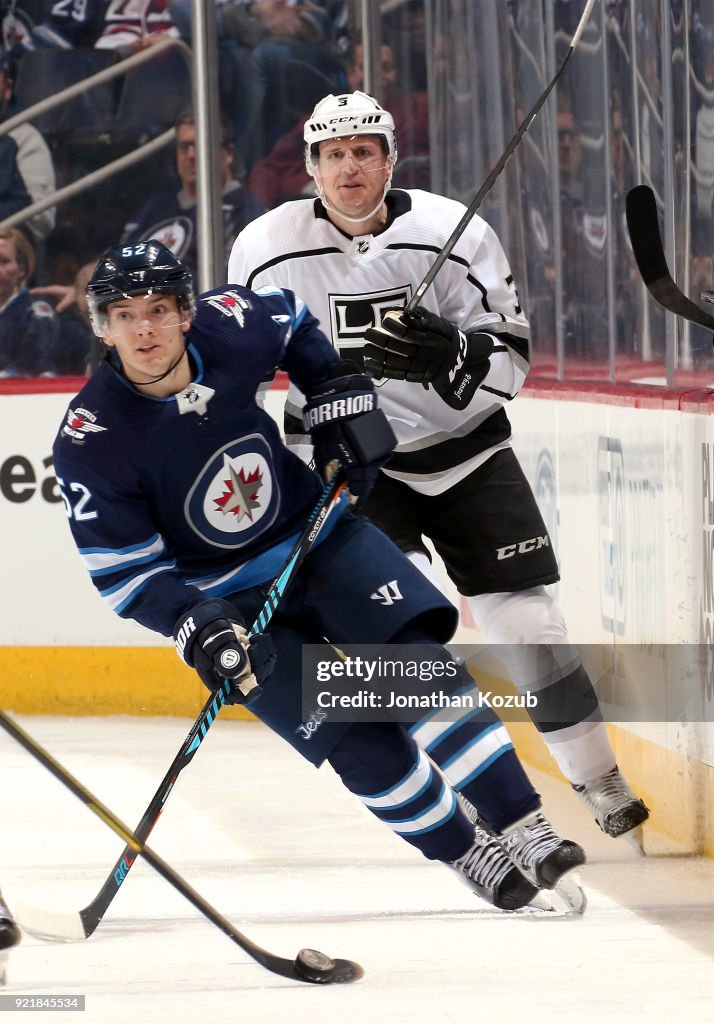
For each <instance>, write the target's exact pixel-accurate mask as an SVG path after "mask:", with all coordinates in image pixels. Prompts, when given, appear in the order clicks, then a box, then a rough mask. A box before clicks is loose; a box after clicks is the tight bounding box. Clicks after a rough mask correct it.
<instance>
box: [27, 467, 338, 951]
mask: <svg viewBox="0 0 714 1024" xmlns="http://www.w3.org/2000/svg"><path fill="white" fill-rule="evenodd" d="M344 487H345V482H344V478H343V477H342V475H341V474H338V475H337V476H335V477H334V478H333V479H332V481H331V482H330V483H329V484H328V485H327V486H326V487H325V489H324V490H323V492H322V494H321V495H320V498H319V501H318V502H317V504H316V505H315V507H314V509H313V510H312V512H311V513H310V515H309V517H308V520H307V524H306V526H305V529H304V530H303V532H302V534H301V536H300V537H299V538H298V540H297V541H296V542H295V545H294V547H293V549H292V551H291V552H290V555H289V557H288V560H287V561H286V563H285V567H284V569H283V571H282V572H281V573H280V575H279V576H278V577H277V578H276V579H275V580H274V582H273V584H272V585H271V587H270V590H269V591H268V594H267V597H266V599H265V603H264V605H263V607H262V608H261V610H260V612H259V613H258V616H257V618H256V620H255V622H254V623H253V625H252V627H251V629H250V633H251V634H255V633H260V632H262V631H263V630H264V629H265V628H266V627H267V625H268V623H269V622H270V620H271V618H272V617H273V613H274V612H275V609H276V608H277V606H278V602H279V600H280V598H281V597H282V595H283V594H284V593H285V591H286V589H287V587H288V586H289V584H290V582H291V581H292V580H293V579H294V577H295V574H296V572H297V571H298V569H299V568H300V566H301V564H302V561H303V559H304V558H305V556H306V555H307V553H308V551H309V550H310V548H311V547H312V546H313V544H314V543H315V540H316V539H317V536H318V534H319V533H320V530H321V529H322V527H323V525H324V523H325V521H326V519H327V517H328V515H329V514H330V511H331V510H332V509H333V508H334V507H335V505H336V503H337V501H338V500H339V497H340V495H341V493H342V491H343V489H344ZM230 688H231V683H230V680H226V681H225V682H224V683H223V684H222V686H221V687H220V688H219V689H218V690H217V691H216V692H215V693H212V694H211V695H210V697H209V698H208V700H207V701H206V703H205V704H204V706H203V709H202V711H201V713H200V715H199V716H198V718H197V719H196V721H195V722H194V723H193V725H192V727H191V730H190V732H189V734H188V736H187V737H186V739H185V740H184V742H183V745H182V747H181V749H180V750H179V752H178V754H177V755H176V757H175V758H174V760H173V762H172V764H171V767H170V768H169V770H168V771H167V773H166V775H165V776H164V778H163V779H162V781H161V783H160V785H159V788H158V789H157V790H156V792H155V793H154V795H153V797H152V798H151V802H150V803H149V806H148V807H147V808H146V810H145V811H144V814H143V816H142V818H141V821H140V822H139V824H138V825H137V826H136V835H137V836H138V838H139V840H140V842H144V841H145V840H146V839H148V837H149V836H150V835H151V832H152V830H153V828H154V826H155V824H156V822H157V821H158V819H159V816H160V814H161V812H162V810H163V808H164V804H165V803H166V801H167V799H168V797H169V794H170V793H171V790H172V789H173V787H174V783H175V782H176V779H177V778H178V776H179V773H180V772H181V771H182V770H183V769H184V768H185V767H186V765H187V764H189V762H190V761H191V760H192V759H193V756H194V754H195V753H196V751H197V750H198V748H199V746H200V745H201V743H202V742H203V740H204V738H205V736H206V733H207V732H208V730H209V728H210V727H211V725H212V724H213V722H214V721H215V719H216V717H217V715H218V713H219V711H220V710H221V708H222V707H223V705H224V704H225V702H226V697H227V696H228V694H229V693H230ZM135 860H136V853H135V852H134V849H133V847H132V846H131V845H130V844H127V846H126V847H125V848H124V850H123V851H122V853H121V855H120V857H119V859H118V860H117V862H116V864H115V865H114V867H113V868H112V870H111V872H110V873H109V877H108V878H107V879H106V881H105V882H104V885H103V886H102V888H101V889H100V890H99V892H98V893H97V895H96V896H95V898H94V899H93V900H92V902H91V903H89V904H87V906H86V907H84V909H83V910H80V911H78V912H72V911H68V912H66V913H61V912H58V911H49V910H44V909H41V908H39V907H33V906H30V905H28V904H22V903H18V902H16V903H15V905H14V907H13V909H14V911H15V916H16V917H17V919H18V921H19V922H20V925H21V926H22V927H23V928H25V929H26V930H27V931H29V932H33V933H34V934H35V935H40V936H42V937H43V938H45V939H60V940H64V941H67V940H71V939H80V940H81V939H88V938H89V936H90V935H91V934H92V933H93V932H94V931H95V929H96V928H97V925H98V924H99V923H100V921H101V920H102V918H103V917H104V915H105V913H106V911H107V908H108V907H109V904H110V903H111V902H112V900H113V899H114V897H115V896H116V894H117V892H118V891H119V887H120V886H121V884H122V882H123V881H124V879H125V878H126V876H127V874H128V872H129V870H130V868H131V866H132V864H133V863H134V861H135Z"/></svg>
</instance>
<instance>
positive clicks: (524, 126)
mask: <svg viewBox="0 0 714 1024" xmlns="http://www.w3.org/2000/svg"><path fill="white" fill-rule="evenodd" d="M594 3H595V0H587V3H586V4H585V10H584V11H583V13H582V16H581V18H580V21H579V22H578V26H577V28H576V29H575V32H574V33H573V38H572V39H571V40H570V46H569V47H568V52H567V53H566V54H565V56H564V57H563V59H562V61H561V62H560V67H559V68H558V70H557V71H556V72H555V74H554V75H553V77H552V78H551V80H550V82H549V83H548V85H547V87H546V89H545V91H544V92H543V93H542V94H541V95H540V97H539V98H538V100H537V101H536V103H535V105H534V106H533V108H532V110H531V111H530V113H528V114H526V116H525V117H524V119H523V121H522V122H521V126H520V128H519V129H518V131H517V132H516V134H515V135H514V136H513V138H512V139H511V141H510V142H509V143H508V145H507V146H506V148H505V149H504V151H503V153H502V155H501V157H500V158H499V160H498V162H497V163H496V164H495V166H494V167H493V168H492V170H491V172H490V173H489V175H488V177H487V178H486V180H485V181H484V183H483V185H482V186H481V188H480V189H479V190H478V192H477V193H476V195H475V196H474V198H473V199H472V200H471V203H470V205H469V207H468V209H467V210H466V213H465V214H464V215H463V217H462V218H461V220H460V221H459V223H458V224H457V225H456V227H455V228H454V230H453V232H452V234H451V235H450V237H449V238H448V239H447V241H446V242H445V243H444V247H443V249H442V250H441V252H440V253H439V255H438V256H437V257H436V259H435V260H434V262H433V264H432V265H431V267H430V268H429V270H428V271H427V273H426V275H425V277H424V280H423V281H422V282H421V284H420V285H419V287H418V288H417V290H416V291H415V292H414V294H413V295H412V297H411V299H410V300H409V302H408V303H407V305H406V307H405V310H404V313H405V314H409V313H413V311H414V309H415V308H416V307H417V306H418V305H419V303H420V302H421V300H422V298H423V296H424V292H425V291H426V290H427V288H428V287H429V286H430V285H431V283H432V281H433V280H434V278H435V277H436V275H437V274H438V273H439V271H440V270H441V268H442V267H443V265H444V263H446V261H447V260H448V258H449V256H450V255H451V250H452V249H453V248H454V246H455V245H456V243H457V242H458V240H459V238H461V236H462V234H463V233H464V231H465V230H466V228H467V226H468V224H469V222H470V221H471V220H472V219H473V217H474V215H475V214H476V213H477V211H478V209H479V207H480V206H481V203H482V202H483V201H484V199H485V198H486V196H487V195H488V193H489V192H490V191H491V189H492V188H493V186H494V184H495V182H496V179H497V178H498V176H499V175H500V173H501V171H502V170H503V168H504V167H505V166H506V164H507V163H508V161H509V160H510V158H511V156H512V155H513V153H514V151H515V150H516V148H517V147H518V145H519V144H520V142H521V139H522V138H523V136H524V135H525V134H526V132H527V131H528V129H529V128H530V126H531V123H532V122H533V120H534V119H535V116H536V114H537V113H538V111H539V110H540V109H541V107H542V106H543V104H544V103H545V101H546V100H547V99H548V97H549V96H550V94H551V91H552V90H553V87H554V86H555V83H556V82H557V81H558V79H559V78H560V76H561V75H562V74H563V72H564V71H565V68H566V65H567V63H568V61H569V60H570V58H571V57H572V55H573V51H574V50H575V47H576V46H577V45H578V42H579V40H580V36H581V35H582V33H583V29H584V28H585V25H586V24H587V20H588V18H589V17H590V11H591V10H592V7H593V4H594Z"/></svg>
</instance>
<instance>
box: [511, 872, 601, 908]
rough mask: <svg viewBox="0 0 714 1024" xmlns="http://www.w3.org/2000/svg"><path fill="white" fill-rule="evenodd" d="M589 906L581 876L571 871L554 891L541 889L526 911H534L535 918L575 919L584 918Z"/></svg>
mask: <svg viewBox="0 0 714 1024" xmlns="http://www.w3.org/2000/svg"><path fill="white" fill-rule="evenodd" d="M587 905H588V898H587V896H586V895H585V890H584V889H583V887H582V884H581V881H580V875H579V874H578V873H577V871H569V872H568V873H567V874H566V875H563V877H562V878H561V879H560V881H559V882H558V884H557V885H556V887H555V888H554V889H541V890H540V891H539V892H538V893H537V894H536V896H534V898H533V899H532V900H531V902H530V903H529V904H528V906H527V907H524V910H532V911H533V915H532V916H534V917H535V916H538V917H549V918H559V919H561V920H562V919H564V918H566V919H568V918H572V919H575V918H578V917H582V916H583V914H584V913H585V910H586V908H587Z"/></svg>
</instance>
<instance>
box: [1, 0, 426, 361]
mask: <svg viewBox="0 0 714 1024" xmlns="http://www.w3.org/2000/svg"><path fill="white" fill-rule="evenodd" d="M358 6H359V5H358V4H354V3H352V0H258V2H247V0H215V7H216V29H217V45H218V64H219V67H218V84H219V98H220V104H221V144H220V157H219V167H220V176H221V186H222V195H221V207H222V212H223V236H224V248H225V254H226V266H227V257H228V252H229V250H230V247H231V245H232V242H233V240H234V239H235V237H236V235H237V234H238V232H239V231H240V230H241V229H242V228H243V227H244V226H245V224H247V223H248V222H249V221H250V220H252V219H253V218H254V217H256V216H258V215H259V214H261V213H262V212H264V211H265V210H266V209H268V208H271V207H273V206H275V205H277V204H278V203H281V202H284V201H286V200H289V199H292V198H295V197H297V196H301V195H305V194H313V186H314V182H313V181H312V179H311V178H309V177H308V175H307V173H306V171H305V165H304V156H303V139H302V129H303V123H304V121H305V118H306V117H307V116H308V115H309V113H310V112H311V111H312V109H313V107H314V106H315V104H316V103H317V101H318V100H319V99H321V98H322V97H323V96H324V95H326V94H327V93H330V92H333V93H339V92H347V91H351V90H353V89H358V88H362V87H363V84H364V68H363V52H362V46H361V44H360V42H359V38H358V31H357V30H356V28H355V25H356V24H357V19H358V10H357V8H358ZM413 6H416V7H421V6H422V0H417V2H416V3H415V4H413ZM191 7H192V3H191V0H121V3H118V2H117V0H94V2H92V3H84V2H76V0H72V2H69V3H56V2H52V0H14V2H13V0H0V20H1V28H2V43H1V49H0V123H1V122H2V121H5V120H7V119H8V118H9V117H11V116H14V115H15V114H16V113H18V112H19V111H21V110H22V109H23V107H27V106H29V105H32V104H33V103H36V102H37V101H38V100H39V99H42V98H44V97H45V96H51V95H52V94H53V93H56V92H57V91H59V89H61V88H63V87H65V86H67V85H69V84H72V82H73V81H75V80H79V79H81V78H82V77H86V76H87V75H89V74H92V73H93V72H96V71H98V70H102V69H103V68H105V67H108V66H110V65H111V63H113V62H114V61H116V60H120V59H122V58H125V57H127V56H129V55H131V54H134V53H136V52H138V51H140V50H144V49H146V48H147V47H150V46H152V45H155V44H156V43H159V42H161V41H164V40H166V39H182V40H183V41H185V42H186V43H187V44H188V45H190V44H191ZM400 18H401V15H400V16H399V17H398V18H397V19H395V29H396V30H398V27H399V22H400ZM422 59H423V54H422ZM381 75H382V82H381V94H380V95H381V98H382V100H383V102H385V103H387V104H389V105H391V106H392V108H393V109H394V113H395V116H396V117H397V118H398V119H399V121H400V122H401V124H402V133H401V135H400V148H401V149H402V153H401V160H400V166H399V168H398V175H397V178H396V179H395V184H397V185H399V184H401V185H402V186H404V187H409V186H419V187H425V188H428V187H429V139H428V132H429V128H428V111H427V100H426V91H425V89H424V88H422V89H418V90H414V89H412V88H410V82H409V81H408V76H406V75H405V79H406V85H405V88H401V87H400V81H399V79H400V75H399V69H398V68H397V65H396V62H395V57H394V50H393V48H392V45H390V42H389V39H388V38H387V37H385V39H384V42H383V45H382V48H381ZM190 99H191V86H190V72H189V70H188V67H187V65H186V62H185V60H184V59H183V57H182V56H181V55H180V54H178V53H176V52H175V51H172V50H168V51H165V52H164V53H162V54H161V55H160V56H158V57H157V58H156V60H155V61H154V62H151V63H149V64H147V65H144V66H143V67H142V68H140V69H138V70H137V71H135V72H128V73H127V74H126V75H125V76H122V77H121V78H119V79H117V80H115V81H114V82H112V83H109V84H108V85H103V86H99V87H97V88H96V89H94V90H92V95H91V96H89V95H87V96H81V97H79V98H78V99H75V100H72V101H71V102H70V103H69V104H68V105H67V107H68V109H66V110H65V109H64V108H62V109H60V110H55V111H53V112H52V113H51V114H48V115H47V116H42V115H41V116H39V117H38V118H35V119H33V123H26V124H24V125H22V126H21V127H19V128H14V129H13V130H12V131H11V132H10V133H8V134H6V135H4V136H0V220H6V219H7V218H8V217H12V216H13V215H15V217H14V220H13V221H12V222H11V223H12V226H11V227H9V228H7V229H0V230H4V232H5V233H4V234H2V235H0V377H9V376H37V375H52V376H54V375H77V374H84V373H86V372H90V371H91V370H92V369H93V367H94V366H95V365H96V361H97V359H98V358H99V352H98V350H97V346H96V344H95V342H94V340H93V337H92V333H91V329H90V326H89V322H88V317H87V314H86V307H84V304H83V301H82V291H83V285H84V282H85V281H86V276H87V272H88V268H89V267H91V266H92V265H93V262H94V260H95V259H96V257H97V255H98V254H99V253H100V252H101V251H103V249H104V248H106V247H107V246H108V245H110V244H112V243H115V242H116V241H117V239H121V240H125V241H127V242H129V241H139V240H141V239H142V238H148V237H155V238H159V239H160V240H161V241H163V242H164V243H165V244H166V245H168V246H169V247H170V248H171V249H172V251H174V252H175V254H176V255H177V256H179V257H180V258H181V259H182V260H184V261H185V262H186V263H187V264H188V265H189V267H190V268H191V269H192V270H193V271H195V270H196V259H197V256H196V130H195V125H194V118H193V113H192V111H191V109H190ZM171 126H173V127H175V129H176V138H175V145H174V146H173V147H172V148H171V147H169V148H167V149H166V150H163V151H161V152H160V153H159V154H158V155H156V154H154V155H152V156H151V157H150V158H148V159H146V160H144V161H142V162H140V163H138V164H136V165H135V166H134V167H132V168H130V169H128V170H126V171H123V172H121V173H120V174H118V175H117V176H115V177H112V178H111V179H110V180H108V181H106V182H104V183H101V182H100V183H98V184H96V185H93V186H92V187H91V188H90V189H87V190H86V192H83V193H81V195H80V196H79V197H78V198H73V199H72V198H70V199H68V200H66V201H64V202H62V203H61V204H60V205H59V206H57V207H54V206H49V207H47V208H45V209H44V210H43V211H41V212H37V213H35V214H34V215H32V216H31V217H28V218H24V217H23V216H22V211H23V210H24V209H25V208H27V207H29V206H30V205H31V204H32V203H35V202H37V201H38V200H41V199H42V198H43V197H45V196H48V195H51V194H52V193H53V192H54V191H55V189H57V188H60V187H62V186H63V185H66V184H68V183H71V182H73V181H75V180H77V179H78V178H81V177H83V176H84V175H86V174H88V173H91V172H93V171H95V170H97V169H98V168H100V167H101V166H103V165H104V164H106V163H108V162H109V161H110V160H112V159H114V158H116V157H117V156H121V155H122V154H123V153H125V152H129V151H131V150H132V149H135V148H137V147H138V146H140V145H141V144H142V143H144V142H146V141H148V139H150V138H152V137H154V136H156V135H158V134H159V133H161V132H163V131H165V130H166V129H167V128H169V127H171ZM21 354H22V355H21Z"/></svg>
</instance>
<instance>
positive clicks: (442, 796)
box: [328, 722, 474, 863]
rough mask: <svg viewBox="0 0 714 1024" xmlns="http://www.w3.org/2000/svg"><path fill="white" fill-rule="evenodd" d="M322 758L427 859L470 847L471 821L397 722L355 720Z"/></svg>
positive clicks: (445, 856) (450, 858)
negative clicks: (331, 749) (325, 756)
mask: <svg viewBox="0 0 714 1024" xmlns="http://www.w3.org/2000/svg"><path fill="white" fill-rule="evenodd" d="M328 761H329V763H330V764H331V765H332V767H333V768H334V769H335V771H336V772H337V774H338V775H339V776H340V778H341V779H342V782H343V783H344V784H345V786H346V787H347V789H349V790H350V792H351V793H354V794H355V796H356V797H357V798H358V799H359V800H361V801H362V803H363V804H364V805H365V807H368V808H369V810H370V811H371V812H372V814H374V815H375V817H377V818H379V820H380V821H382V822H384V824H385V825H387V826H389V828H391V829H392V830H393V831H394V832H396V834H397V835H398V836H401V838H402V839H405V840H406V842H408V843H410V844H411V845H412V846H415V847H416V848H417V849H418V850H421V852H422V853H423V854H424V856H425V857H428V858H429V859H430V860H441V861H446V862H448V863H450V862H451V861H454V860H457V859H458V858H459V857H460V856H462V854H463V853H465V851H466V850H467V849H468V848H469V847H470V846H471V845H472V843H473V831H474V830H473V825H472V824H471V822H470V821H469V820H468V818H467V817H466V815H465V814H464V813H463V811H462V810H461V809H460V807H459V806H458V803H457V801H456V798H455V796H454V794H453V793H452V791H451V789H450V788H449V786H448V785H447V784H446V782H445V781H444V779H443V778H442V777H441V775H440V774H439V772H438V771H436V770H435V769H434V766H433V765H432V764H431V763H430V761H429V758H428V757H426V755H425V754H424V753H423V752H422V751H420V750H418V749H417V746H416V744H415V743H414V741H413V740H412V739H410V737H409V735H408V734H407V732H406V730H405V729H404V728H403V726H401V725H400V724H399V723H398V722H356V723H355V724H354V725H352V727H351V728H350V729H348V730H347V732H346V733H345V734H344V736H343V737H342V738H341V739H340V741H339V743H338V744H337V746H336V747H335V748H334V750H333V751H332V753H331V754H330V756H329V757H328Z"/></svg>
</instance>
